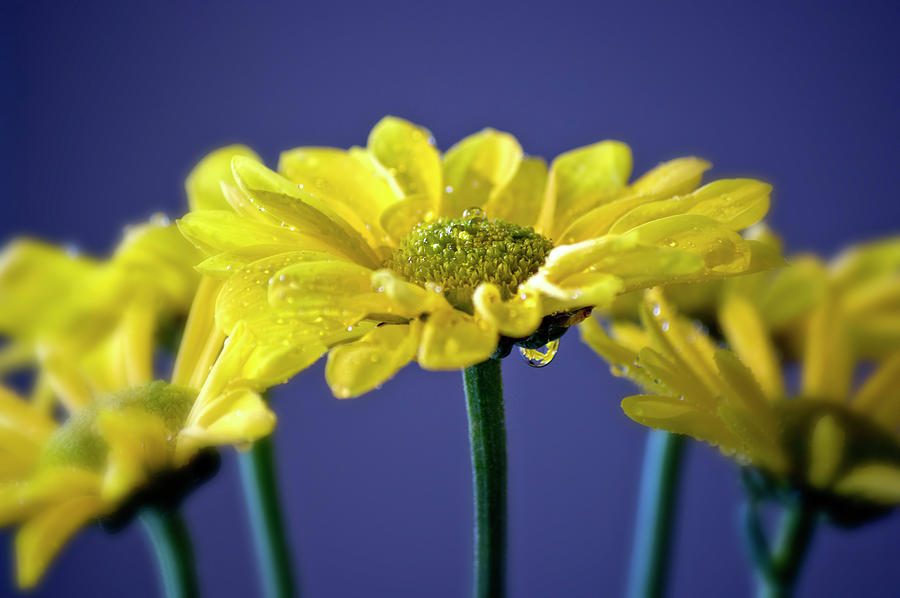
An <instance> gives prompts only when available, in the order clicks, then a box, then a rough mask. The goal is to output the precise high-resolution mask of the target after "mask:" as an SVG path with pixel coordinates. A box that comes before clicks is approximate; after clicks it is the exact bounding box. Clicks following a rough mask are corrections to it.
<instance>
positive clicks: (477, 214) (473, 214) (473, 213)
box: [462, 208, 487, 220]
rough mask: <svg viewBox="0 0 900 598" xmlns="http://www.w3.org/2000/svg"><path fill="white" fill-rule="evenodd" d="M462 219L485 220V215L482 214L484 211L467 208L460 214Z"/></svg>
mask: <svg viewBox="0 0 900 598" xmlns="http://www.w3.org/2000/svg"><path fill="white" fill-rule="evenodd" d="M462 217H463V218H480V219H482V220H483V219H485V218H487V215H486V214H485V213H484V210H482V209H481V208H467V209H466V210H464V211H463V213H462Z"/></svg>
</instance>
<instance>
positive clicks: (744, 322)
mask: <svg viewBox="0 0 900 598" xmlns="http://www.w3.org/2000/svg"><path fill="white" fill-rule="evenodd" d="M719 324H720V326H721V327H722V331H723V332H724V334H725V338H726V339H727V340H728V346H729V347H730V348H731V349H732V350H733V351H734V352H735V353H736V354H737V355H738V357H740V358H741V361H743V362H744V363H745V364H746V365H747V367H749V368H750V370H751V371H752V372H753V374H754V376H755V377H756V380H757V381H759V385H760V386H761V387H762V389H763V392H765V395H766V397H767V398H768V399H769V400H770V401H777V400H779V399H783V398H784V397H785V393H784V380H782V377H781V367H780V366H779V365H778V357H777V355H776V353H775V346H774V345H773V344H772V339H771V337H770V336H769V331H768V330H767V329H766V327H765V324H764V323H763V321H762V317H761V316H760V314H759V311H758V310H757V309H756V306H755V305H754V304H752V303H751V302H750V301H748V300H747V299H745V298H744V297H742V296H739V295H736V294H733V295H729V296H728V297H727V298H726V299H725V301H724V302H723V303H722V305H721V306H720V307H719Z"/></svg>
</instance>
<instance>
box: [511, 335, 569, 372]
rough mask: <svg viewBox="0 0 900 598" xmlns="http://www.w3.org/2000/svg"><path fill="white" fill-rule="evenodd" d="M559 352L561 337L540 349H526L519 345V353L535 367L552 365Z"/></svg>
mask: <svg viewBox="0 0 900 598" xmlns="http://www.w3.org/2000/svg"><path fill="white" fill-rule="evenodd" d="M558 352H559V339H556V340H555V341H550V342H549V343H547V344H546V345H544V346H543V347H541V348H540V349H526V348H525V347H519V353H520V354H521V355H522V358H523V359H524V360H525V362H526V363H527V364H528V365H530V366H531V367H533V368H542V367H544V366H547V365H550V362H551V361H553V358H554V357H556V354H557V353H558Z"/></svg>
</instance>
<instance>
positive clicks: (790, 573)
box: [759, 502, 816, 598]
mask: <svg viewBox="0 0 900 598" xmlns="http://www.w3.org/2000/svg"><path fill="white" fill-rule="evenodd" d="M815 528H816V513H815V511H814V510H812V509H810V508H809V507H808V506H807V505H805V504H804V503H803V502H797V503H795V504H793V505H791V506H789V507H788V508H787V509H786V510H785V512H784V514H783V515H782V517H781V523H780V524H779V530H778V540H777V542H776V547H775V550H774V552H773V553H772V556H771V559H770V563H771V568H770V570H769V571H768V572H763V573H762V574H761V575H760V581H761V586H760V590H759V596H760V598H788V597H789V596H791V595H792V594H793V593H794V586H795V585H796V583H797V576H798V575H799V573H800V567H801V566H802V565H803V561H804V559H805V558H806V554H807V553H808V552H809V547H810V544H811V542H812V537H813V532H815Z"/></svg>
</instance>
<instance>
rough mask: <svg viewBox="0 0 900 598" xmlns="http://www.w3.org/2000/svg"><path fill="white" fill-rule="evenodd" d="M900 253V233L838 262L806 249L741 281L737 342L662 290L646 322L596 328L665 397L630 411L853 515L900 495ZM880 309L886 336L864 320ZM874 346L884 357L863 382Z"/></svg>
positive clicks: (637, 400) (731, 310) (631, 404)
mask: <svg viewBox="0 0 900 598" xmlns="http://www.w3.org/2000/svg"><path fill="white" fill-rule="evenodd" d="M898 252H900V240H893V241H889V242H884V243H879V244H873V245H871V246H867V247H862V248H858V249H856V250H854V251H852V252H849V253H848V254H847V255H846V256H845V257H844V258H842V259H841V260H839V261H838V262H837V263H836V264H835V265H834V266H833V267H832V268H831V270H830V271H829V270H828V269H826V267H825V266H824V265H823V264H821V263H817V262H816V261H815V260H814V259H813V258H804V259H802V260H798V264H797V265H796V266H792V267H789V268H785V269H783V270H780V271H777V272H772V273H766V274H764V275H763V274H756V275H753V276H750V277H748V278H747V279H746V280H738V279H735V280H734V281H729V283H728V284H726V285H723V287H722V288H721V289H719V290H718V293H717V297H718V302H719V306H718V315H717V318H716V321H715V322H714V324H715V325H716V326H717V328H718V329H719V330H720V331H721V333H722V335H723V337H724V339H725V341H726V342H727V344H728V347H729V348H730V350H726V349H722V348H719V347H718V346H717V343H716V341H714V340H713V339H712V338H711V337H710V335H709V333H708V332H706V330H705V329H704V328H702V327H701V326H700V325H699V324H697V323H696V322H695V321H692V320H689V319H687V318H685V317H684V316H682V315H680V314H679V313H677V312H676V311H675V310H674V309H673V308H672V307H671V306H670V304H669V303H668V302H667V300H666V299H665V298H664V296H663V293H662V292H661V291H660V290H659V289H654V290H652V291H648V292H647V293H646V295H645V299H644V302H643V303H642V305H641V306H640V309H639V313H640V325H638V324H635V323H631V322H628V321H624V320H618V321H615V322H613V323H612V324H611V325H610V334H607V332H606V331H605V330H604V329H603V328H602V327H601V325H600V323H599V322H598V321H597V320H596V319H595V318H591V319H589V320H587V321H586V322H585V323H584V324H582V328H581V330H582V336H583V338H584V340H585V341H586V342H587V343H588V344H589V345H590V346H591V347H592V348H594V349H595V350H596V351H597V352H598V353H599V354H600V355H601V356H603V357H604V358H606V359H607V360H608V361H609V362H610V363H612V364H613V368H614V372H615V373H617V374H619V375H625V376H628V377H629V378H631V379H632V380H634V381H635V382H637V383H638V384H640V385H641V386H643V387H644V388H645V389H646V390H647V391H648V392H649V393H651V394H648V395H639V396H633V397H628V398H626V399H624V400H623V402H622V407H623V409H624V411H625V413H626V414H627V415H628V416H629V417H630V418H632V419H633V420H635V421H637V422H638V423H641V424H644V425H647V426H650V427H653V428H659V429H664V430H668V431H670V432H675V433H680V434H687V435H689V436H692V437H694V438H697V439H699V440H704V441H706V442H709V443H712V444H714V445H718V446H719V447H720V448H721V449H722V450H723V451H724V452H726V453H728V454H731V455H734V456H735V457H736V458H737V459H738V460H739V461H740V462H741V463H742V464H749V465H752V466H754V467H755V468H758V469H760V470H762V471H764V472H766V473H767V474H768V475H770V476H772V477H773V478H774V479H776V480H780V481H782V482H786V483H788V484H790V486H791V487H794V488H797V487H799V488H802V489H804V490H805V491H808V492H810V493H811V494H813V495H815V496H816V497H818V499H819V500H820V501H822V503H823V505H822V506H823V508H825V509H826V510H827V511H829V512H830V514H832V515H833V516H834V517H835V518H836V519H838V520H841V519H843V520H845V521H847V522H850V520H852V519H853V518H854V517H855V516H857V515H859V513H860V511H859V509H858V508H857V509H856V510H855V511H853V510H850V509H849V508H848V507H850V506H852V507H854V508H856V507H866V508H868V506H872V505H874V506H888V505H895V504H897V503H900V342H898V340H900V338H898V337H892V336H891V335H890V334H888V332H890V330H891V329H893V330H896V329H897V328H896V325H897V324H898V322H900V309H898V307H900V284H898V283H900V261H898V259H897V257H898V255H900V253H898ZM865 289H869V290H870V292H871V293H872V294H871V295H869V294H867V293H865V292H864V290H865ZM870 297H871V298H872V301H865V300H863V299H865V298H870ZM876 297H877V299H876ZM873 318H874V319H875V320H876V321H878V322H881V323H883V324H885V325H886V326H887V328H888V330H887V331H883V332H884V334H880V335H875V333H874V332H873V331H870V330H867V329H866V326H864V325H863V324H864V323H866V322H871V321H872V319H873ZM785 336H787V337H791V338H788V339H785V338H784V337H785ZM876 337H877V338H878V340H879V342H878V343H877V344H876V345H874V346H873V345H872V344H870V343H871V342H872V339H873V338H876ZM785 340H787V342H784V341H785ZM792 349H798V350H799V353H800V355H801V356H802V375H801V381H800V383H799V385H798V388H797V390H796V391H794V392H792V391H790V390H789V385H788V384H787V383H786V380H785V378H786V376H785V373H784V372H783V367H782V363H785V362H789V361H790V358H789V353H790V351H791V350H792ZM872 355H875V356H877V357H878V359H877V360H876V366H877V367H876V368H875V370H874V372H873V373H872V374H871V375H869V376H868V378H867V379H866V380H865V381H864V382H863V383H862V385H861V386H860V387H859V388H857V389H856V390H854V389H853V386H854V385H853V380H854V374H855V373H856V372H857V370H858V369H859V367H860V365H861V364H863V363H864V358H865V357H867V356H872ZM851 513H854V515H851Z"/></svg>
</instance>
